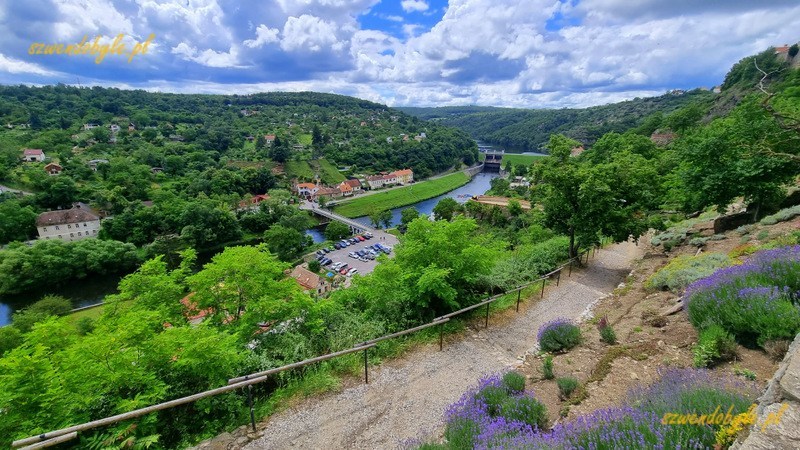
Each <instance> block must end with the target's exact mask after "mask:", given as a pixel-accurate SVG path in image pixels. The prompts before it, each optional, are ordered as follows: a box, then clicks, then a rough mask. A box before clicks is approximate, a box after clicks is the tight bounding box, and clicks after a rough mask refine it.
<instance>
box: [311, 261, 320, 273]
mask: <svg viewBox="0 0 800 450" xmlns="http://www.w3.org/2000/svg"><path fill="white" fill-rule="evenodd" d="M320 268H322V264H320V263H319V261H317V260H316V259H313V260H311V261H309V262H308V270H310V271H312V272H314V273H318V272H319V269H320Z"/></svg>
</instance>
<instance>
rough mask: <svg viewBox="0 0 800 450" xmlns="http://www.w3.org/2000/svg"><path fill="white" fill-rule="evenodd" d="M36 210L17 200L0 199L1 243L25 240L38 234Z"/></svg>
mask: <svg viewBox="0 0 800 450" xmlns="http://www.w3.org/2000/svg"><path fill="white" fill-rule="evenodd" d="M36 217H37V214H36V211H34V210H33V208H32V207H30V206H22V205H21V204H20V202H19V201H17V200H5V201H0V244H7V243H9V242H11V241H25V240H28V239H30V238H31V237H33V236H35V235H36Z"/></svg>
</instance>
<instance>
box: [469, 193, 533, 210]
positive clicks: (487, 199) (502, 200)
mask: <svg viewBox="0 0 800 450" xmlns="http://www.w3.org/2000/svg"><path fill="white" fill-rule="evenodd" d="M472 200H475V201H476V202H478V203H483V204H484V205H494V206H502V207H508V201H509V200H511V199H510V198H508V197H494V196H491V195H476V196H474V197H472ZM517 201H518V202H519V205H520V206H521V207H522V209H524V210H529V209H531V202H529V201H527V200H517Z"/></svg>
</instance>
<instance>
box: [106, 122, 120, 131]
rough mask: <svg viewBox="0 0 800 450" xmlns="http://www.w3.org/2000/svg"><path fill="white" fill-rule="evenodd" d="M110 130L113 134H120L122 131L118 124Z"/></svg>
mask: <svg viewBox="0 0 800 450" xmlns="http://www.w3.org/2000/svg"><path fill="white" fill-rule="evenodd" d="M108 128H109V129H111V132H112V133H119V130H120V128H119V125H117V124H112V125H110V126H109V127H108Z"/></svg>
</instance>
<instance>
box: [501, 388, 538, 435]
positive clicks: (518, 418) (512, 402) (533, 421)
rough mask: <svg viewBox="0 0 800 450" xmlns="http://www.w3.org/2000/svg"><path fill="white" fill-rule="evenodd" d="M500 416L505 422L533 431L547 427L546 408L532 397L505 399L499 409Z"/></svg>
mask: <svg viewBox="0 0 800 450" xmlns="http://www.w3.org/2000/svg"><path fill="white" fill-rule="evenodd" d="M500 415H501V416H503V418H505V419H506V420H509V421H513V422H521V423H524V424H527V425H530V426H531V428H533V429H534V430H542V429H544V428H545V427H546V426H547V408H545V406H544V405H543V404H541V403H540V402H539V401H538V400H536V399H535V398H533V397H525V396H523V397H511V398H507V399H506V400H505V401H504V402H503V404H502V406H501V407H500Z"/></svg>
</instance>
